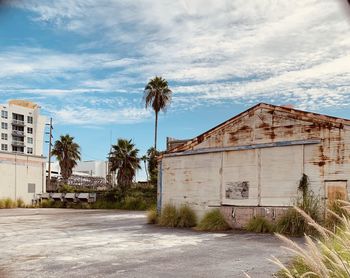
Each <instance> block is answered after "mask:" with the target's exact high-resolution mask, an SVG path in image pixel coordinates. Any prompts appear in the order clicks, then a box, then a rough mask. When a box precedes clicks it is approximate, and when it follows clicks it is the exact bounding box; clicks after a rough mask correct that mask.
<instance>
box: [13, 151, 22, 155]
mask: <svg viewBox="0 0 350 278" xmlns="http://www.w3.org/2000/svg"><path fill="white" fill-rule="evenodd" d="M12 152H13V153H20V154H23V153H24V151H12Z"/></svg>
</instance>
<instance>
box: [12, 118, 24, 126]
mask: <svg viewBox="0 0 350 278" xmlns="http://www.w3.org/2000/svg"><path fill="white" fill-rule="evenodd" d="M12 124H13V125H19V126H24V125H25V123H24V121H21V120H15V119H13V120H12Z"/></svg>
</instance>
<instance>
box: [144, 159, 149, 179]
mask: <svg viewBox="0 0 350 278" xmlns="http://www.w3.org/2000/svg"><path fill="white" fill-rule="evenodd" d="M143 163H144V164H145V172H146V177H147V182H148V181H149V177H148V170H147V164H146V160H144V161H143Z"/></svg>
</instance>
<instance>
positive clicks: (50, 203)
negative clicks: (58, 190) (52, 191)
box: [39, 199, 54, 208]
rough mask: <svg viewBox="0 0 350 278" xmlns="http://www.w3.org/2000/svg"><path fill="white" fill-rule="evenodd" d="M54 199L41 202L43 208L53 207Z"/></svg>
mask: <svg viewBox="0 0 350 278" xmlns="http://www.w3.org/2000/svg"><path fill="white" fill-rule="evenodd" d="M53 203H54V201H53V200H51V199H49V200H42V201H41V203H40V205H39V206H40V207H41V208H52V207H53Z"/></svg>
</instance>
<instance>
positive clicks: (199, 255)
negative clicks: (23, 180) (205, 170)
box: [0, 209, 287, 278]
mask: <svg viewBox="0 0 350 278" xmlns="http://www.w3.org/2000/svg"><path fill="white" fill-rule="evenodd" d="M279 246H280V242H279V241H278V240H277V239H276V238H275V237H274V236H272V235H255V234H239V233H200V232H195V231H191V230H180V229H167V228H160V227H157V226H154V225H147V224H146V217H145V214H144V213H143V212H129V211H112V210H71V209H11V210H0V248H1V252H0V277H1V278H4V277H5V278H19V277H37V278H40V277H45V278H48V277H104V278H105V277H107V278H108V277H231V278H232V277H244V275H243V271H246V272H247V273H249V274H250V275H251V277H259V278H261V277H271V273H273V272H274V271H276V269H277V268H276V266H274V265H273V264H272V263H270V262H268V260H267V258H270V257H271V255H274V256H277V257H280V258H282V259H284V260H285V259H286V258H287V254H286V253H285V252H284V251H283V250H282V249H281V248H280V247H279Z"/></svg>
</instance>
